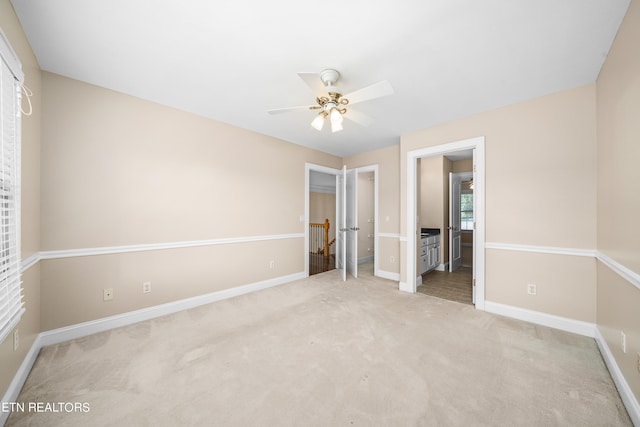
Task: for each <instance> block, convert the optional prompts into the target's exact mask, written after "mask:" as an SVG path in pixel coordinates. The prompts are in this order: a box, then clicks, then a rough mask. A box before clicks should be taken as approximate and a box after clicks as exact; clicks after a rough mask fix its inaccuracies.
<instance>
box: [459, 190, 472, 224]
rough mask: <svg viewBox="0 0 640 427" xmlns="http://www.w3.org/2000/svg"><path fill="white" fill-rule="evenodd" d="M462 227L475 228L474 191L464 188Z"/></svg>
mask: <svg viewBox="0 0 640 427" xmlns="http://www.w3.org/2000/svg"><path fill="white" fill-rule="evenodd" d="M460 228H461V229H462V230H473V191H472V190H463V191H462V194H460Z"/></svg>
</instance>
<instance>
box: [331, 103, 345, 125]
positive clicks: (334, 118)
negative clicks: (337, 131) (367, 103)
mask: <svg viewBox="0 0 640 427" xmlns="http://www.w3.org/2000/svg"><path fill="white" fill-rule="evenodd" d="M329 117H330V118H331V124H332V125H333V124H335V123H340V124H341V123H342V120H343V119H342V114H340V110H338V109H337V108H336V107H333V108H332V109H331V113H329Z"/></svg>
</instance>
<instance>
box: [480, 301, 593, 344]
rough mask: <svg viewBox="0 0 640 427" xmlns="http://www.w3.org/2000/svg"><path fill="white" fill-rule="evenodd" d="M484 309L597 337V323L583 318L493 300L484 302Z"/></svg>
mask: <svg viewBox="0 0 640 427" xmlns="http://www.w3.org/2000/svg"><path fill="white" fill-rule="evenodd" d="M484 310H485V311H487V312H489V313H493V314H499V315H501V316H506V317H511V318H513V319H518V320H524V321H526V322H531V323H535V324H537V325H542V326H548V327H550V328H554V329H560V330H561V331H566V332H571V333H574V334H578V335H584V336H586V337H590V338H595V337H596V325H595V324H594V323H589V322H583V321H581V320H575V319H569V318H568V317H561V316H556V315H553V314H548V313H543V312H541V311H533V310H527V309H525V308H520V307H514V306H511V305H506V304H500V303H497V302H491V301H485V302H484Z"/></svg>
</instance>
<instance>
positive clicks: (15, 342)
mask: <svg viewBox="0 0 640 427" xmlns="http://www.w3.org/2000/svg"><path fill="white" fill-rule="evenodd" d="M19 344H20V333H19V332H18V329H17V328H16V330H15V331H13V351H17V350H18V345H19Z"/></svg>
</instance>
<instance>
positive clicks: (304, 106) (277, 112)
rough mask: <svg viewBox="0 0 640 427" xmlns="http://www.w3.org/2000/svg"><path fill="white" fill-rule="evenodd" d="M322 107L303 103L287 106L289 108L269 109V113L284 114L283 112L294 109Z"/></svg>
mask: <svg viewBox="0 0 640 427" xmlns="http://www.w3.org/2000/svg"><path fill="white" fill-rule="evenodd" d="M318 108H320V106H319V105H301V106H298V107H287V108H277V109H275V110H269V111H267V113H269V114H272V115H274V114H282V113H290V112H292V111H300V110H316V109H318Z"/></svg>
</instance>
